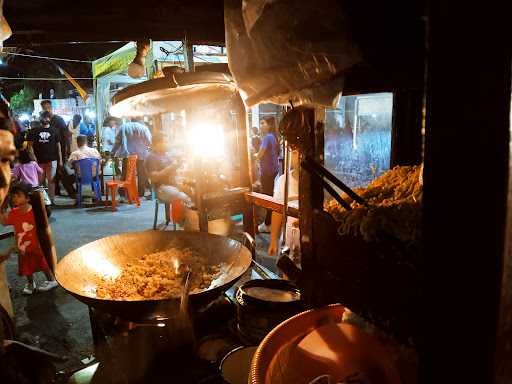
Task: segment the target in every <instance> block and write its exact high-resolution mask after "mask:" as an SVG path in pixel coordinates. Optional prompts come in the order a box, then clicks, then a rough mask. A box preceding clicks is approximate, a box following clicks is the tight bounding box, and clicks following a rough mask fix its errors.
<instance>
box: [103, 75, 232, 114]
mask: <svg viewBox="0 0 512 384" xmlns="http://www.w3.org/2000/svg"><path fill="white" fill-rule="evenodd" d="M237 93H238V90H237V87H236V85H235V82H234V81H233V78H232V77H231V76H230V75H228V74H225V73H221V72H206V71H204V72H185V73H170V74H169V76H166V77H162V78H158V79H152V80H148V81H144V82H142V83H139V84H134V85H130V86H128V87H126V88H124V89H122V90H120V91H119V92H117V93H116V94H115V95H114V96H113V97H112V107H111V109H110V113H111V114H112V115H113V116H117V117H123V116H143V115H156V114H161V113H168V112H179V111H181V110H190V109H194V108H197V107H198V106H205V105H209V104H213V103H217V102H219V101H222V100H225V99H229V98H231V97H232V96H234V95H236V94H237Z"/></svg>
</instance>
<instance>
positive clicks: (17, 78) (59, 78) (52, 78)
mask: <svg viewBox="0 0 512 384" xmlns="http://www.w3.org/2000/svg"><path fill="white" fill-rule="evenodd" d="M73 79H74V80H94V77H73ZM0 80H26V81H69V79H68V78H66V77H4V76H0Z"/></svg>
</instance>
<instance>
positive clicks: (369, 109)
mask: <svg viewBox="0 0 512 384" xmlns="http://www.w3.org/2000/svg"><path fill="white" fill-rule="evenodd" d="M392 111H393V94H392V93H374V94H365V95H357V96H343V97H341V99H340V101H339V103H338V108H336V109H327V110H326V126H325V149H324V155H325V166H326V167H327V169H329V170H330V171H331V172H332V173H334V174H335V175H336V176H337V177H338V178H339V179H340V180H341V181H343V182H344V183H345V184H347V185H348V186H350V187H352V188H356V187H365V186H366V185H368V184H369V183H370V182H371V181H372V180H373V179H375V178H376V177H378V176H380V175H381V174H382V173H384V172H385V171H386V170H388V169H389V166H390V158H391V116H392Z"/></svg>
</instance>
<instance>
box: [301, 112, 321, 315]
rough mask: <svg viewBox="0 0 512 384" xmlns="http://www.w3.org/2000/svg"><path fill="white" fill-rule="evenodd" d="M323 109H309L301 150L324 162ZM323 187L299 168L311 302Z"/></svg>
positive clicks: (306, 290)
mask: <svg viewBox="0 0 512 384" xmlns="http://www.w3.org/2000/svg"><path fill="white" fill-rule="evenodd" d="M324 117H325V110H324V109H316V110H315V109H310V110H309V112H308V116H307V125H308V127H309V130H308V131H307V138H306V139H305V141H306V142H307V143H309V144H310V145H308V146H307V148H306V150H305V151H303V153H301V160H302V159H304V158H305V156H308V157H309V158H312V159H314V160H315V161H317V162H318V163H319V164H323V162H324ZM323 192H324V191H323V188H322V186H321V185H320V184H319V183H317V182H316V181H315V178H314V177H312V176H311V175H310V174H309V173H308V172H306V171H304V170H303V169H302V167H301V168H300V171H299V210H300V211H299V226H300V244H301V265H302V271H303V273H304V279H303V287H301V288H302V297H303V299H304V301H305V302H306V303H307V305H309V306H314V305H316V304H317V303H318V301H317V298H318V293H319V292H318V286H317V285H318V284H320V282H319V281H318V274H317V273H316V272H317V270H318V260H317V258H318V255H317V245H318V244H317V243H316V242H315V238H316V233H315V226H314V215H315V211H321V210H322V209H323V198H324V195H323Z"/></svg>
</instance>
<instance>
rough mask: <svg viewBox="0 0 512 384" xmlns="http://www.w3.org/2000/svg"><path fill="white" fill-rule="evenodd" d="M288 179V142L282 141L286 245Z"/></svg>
mask: <svg viewBox="0 0 512 384" xmlns="http://www.w3.org/2000/svg"><path fill="white" fill-rule="evenodd" d="M289 178H290V151H289V148H288V142H287V141H286V140H285V141H284V206H283V222H282V226H283V243H282V245H283V246H284V245H285V244H286V221H287V219H288V183H289Z"/></svg>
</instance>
